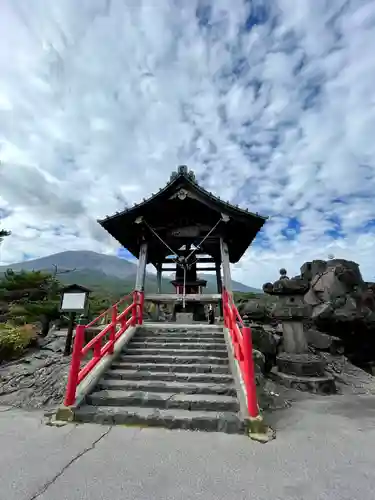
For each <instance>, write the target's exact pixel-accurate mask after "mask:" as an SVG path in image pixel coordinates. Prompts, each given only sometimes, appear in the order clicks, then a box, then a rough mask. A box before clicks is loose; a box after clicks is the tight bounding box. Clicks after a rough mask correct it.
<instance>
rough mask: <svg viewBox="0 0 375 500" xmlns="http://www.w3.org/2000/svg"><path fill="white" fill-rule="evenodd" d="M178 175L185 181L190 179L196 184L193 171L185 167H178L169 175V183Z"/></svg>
mask: <svg viewBox="0 0 375 500" xmlns="http://www.w3.org/2000/svg"><path fill="white" fill-rule="evenodd" d="M180 175H183V176H184V177H186V178H187V179H190V180H191V181H192V182H197V181H196V178H195V173H194V171H193V170H188V168H187V166H186V165H179V166H178V167H177V170H176V171H174V172H172V173H171V177H170V181H173V180H174V179H176V178H177V177H179V176H180Z"/></svg>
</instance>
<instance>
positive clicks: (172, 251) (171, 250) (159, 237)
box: [143, 219, 177, 261]
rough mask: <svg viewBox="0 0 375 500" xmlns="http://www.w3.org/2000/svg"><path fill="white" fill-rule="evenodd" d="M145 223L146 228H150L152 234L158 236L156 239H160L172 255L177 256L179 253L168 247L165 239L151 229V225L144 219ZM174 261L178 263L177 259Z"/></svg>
mask: <svg viewBox="0 0 375 500" xmlns="http://www.w3.org/2000/svg"><path fill="white" fill-rule="evenodd" d="M143 223H144V225H145V226H146V227H148V229H149V230H150V231H151V232H152V233H153V234H154V235H155V236H156V237H157V238H158V239H159V240H160V241H161V242H162V243H163V245H164V246H165V247H166V248H168V250H169V251H170V252H171V254H172V255H177V253H176V252H175V251H174V250H173V248H171V247H170V246H169V245H168V243H166V242H165V241H164V240H163V238H162V237H161V236H159V235H158V233H157V232H156V231H155V230H154V229H152V227H151V226H150V225H149V224H147V222H146V221H145V220H144V219H143ZM172 260H174V261H176V259H172Z"/></svg>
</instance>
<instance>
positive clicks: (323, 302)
mask: <svg viewBox="0 0 375 500" xmlns="http://www.w3.org/2000/svg"><path fill="white" fill-rule="evenodd" d="M301 274H302V275H303V276H304V278H305V279H308V280H309V283H310V288H309V290H308V292H307V293H306V294H305V297H304V300H305V302H306V304H308V305H310V306H311V307H312V318H313V319H314V321H315V322H317V323H319V322H320V323H325V324H327V323H332V322H339V323H342V322H354V321H358V320H359V321H362V322H363V323H364V324H365V323H369V322H370V323H371V322H374V325H375V314H373V313H375V298H374V289H373V287H372V284H367V283H366V282H364V281H363V278H362V276H361V273H360V271H359V266H358V264H356V263H355V262H353V261H348V260H344V259H332V260H329V261H327V262H325V261H313V262H306V263H305V264H304V265H303V266H302V267H301Z"/></svg>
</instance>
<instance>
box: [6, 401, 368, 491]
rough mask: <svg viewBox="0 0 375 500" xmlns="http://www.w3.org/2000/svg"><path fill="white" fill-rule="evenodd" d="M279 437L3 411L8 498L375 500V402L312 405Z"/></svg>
mask: <svg viewBox="0 0 375 500" xmlns="http://www.w3.org/2000/svg"><path fill="white" fill-rule="evenodd" d="M272 420H273V423H274V425H275V427H276V428H277V430H278V434H277V439H276V440H275V441H272V442H270V443H268V444H265V445H262V444H259V443H255V442H253V441H250V440H248V439H247V438H245V437H242V436H233V435H225V434H216V433H212V434H210V433H207V434H206V433H194V432H188V431H180V432H179V431H165V430H161V429H138V428H125V427H113V428H110V427H106V426H99V425H89V424H85V425H79V426H77V425H73V424H68V425H66V426H64V427H61V428H56V427H49V426H46V425H45V424H44V423H43V416H42V414H41V413H38V412H29V413H27V412H24V411H21V410H17V409H12V408H5V407H3V408H0V498H4V499H7V500H65V499H66V500H68V499H69V500H78V499H79V500H86V499H87V500H88V499H90V500H99V499H100V500H102V499H103V500H104V499H106V500H120V499H121V500H128V499H129V500H130V499H132V500H147V499H153V500H159V499H160V500H161V499H163V500H172V499H173V500H180V499H181V500H182V499H184V500H190V499H193V498H194V499H195V498H201V499H204V500H211V499H212V500H224V499H225V500H229V499H232V498H237V499H254V500H255V499H256V500H271V499H272V500H278V499H280V500H281V499H282V500H301V499H302V498H303V499H304V500H318V499H319V500H325V499H327V500H328V499H329V500H334V499H336V500H370V499H371V500H372V499H373V498H374V491H375V399H374V397H371V396H370V397H369V396H331V397H326V398H324V397H315V398H314V397H313V398H308V399H306V400H302V401H299V402H297V403H295V404H294V405H293V407H292V408H290V409H288V410H283V411H280V412H278V413H275V414H274V415H273V416H272Z"/></svg>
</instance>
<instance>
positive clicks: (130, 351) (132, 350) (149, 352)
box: [122, 344, 228, 359]
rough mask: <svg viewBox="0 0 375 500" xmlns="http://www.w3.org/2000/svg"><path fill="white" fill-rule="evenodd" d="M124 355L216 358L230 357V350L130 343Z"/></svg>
mask: <svg viewBox="0 0 375 500" xmlns="http://www.w3.org/2000/svg"><path fill="white" fill-rule="evenodd" d="M122 352H123V357H124V359H125V357H127V356H137V355H139V354H141V355H142V356H151V357H160V356H162V357H164V356H172V357H176V356H178V357H185V356H187V357H199V356H203V357H214V358H226V359H228V352H227V351H226V350H219V349H216V350H209V349H175V348H172V349H167V348H161V349H156V348H150V347H146V348H143V347H134V345H133V344H129V347H126V348H125V349H124V350H123V351H122Z"/></svg>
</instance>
